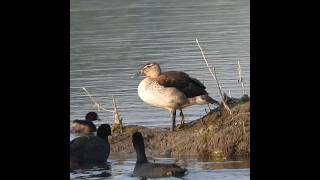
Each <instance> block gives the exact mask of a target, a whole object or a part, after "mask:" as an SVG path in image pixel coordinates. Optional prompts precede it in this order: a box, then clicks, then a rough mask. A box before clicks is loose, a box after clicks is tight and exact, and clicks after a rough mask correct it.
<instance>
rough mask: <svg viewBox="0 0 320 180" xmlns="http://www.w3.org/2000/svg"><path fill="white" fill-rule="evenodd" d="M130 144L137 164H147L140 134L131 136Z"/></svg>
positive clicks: (136, 133)
mask: <svg viewBox="0 0 320 180" xmlns="http://www.w3.org/2000/svg"><path fill="white" fill-rule="evenodd" d="M132 143H133V146H134V149H135V150H136V153H137V163H145V162H148V160H147V157H146V153H145V149H144V142H143V137H142V134H141V133H140V132H135V133H133V134H132Z"/></svg>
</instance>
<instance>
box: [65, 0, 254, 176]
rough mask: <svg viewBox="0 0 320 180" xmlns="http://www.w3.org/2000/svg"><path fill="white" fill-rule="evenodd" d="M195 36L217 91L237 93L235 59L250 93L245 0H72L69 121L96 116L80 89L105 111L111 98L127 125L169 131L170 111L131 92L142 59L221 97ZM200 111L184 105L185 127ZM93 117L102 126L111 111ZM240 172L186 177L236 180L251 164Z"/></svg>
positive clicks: (202, 110) (239, 92)
mask: <svg viewBox="0 0 320 180" xmlns="http://www.w3.org/2000/svg"><path fill="white" fill-rule="evenodd" d="M196 38H198V40H199V43H200V45H201V47H202V49H203V51H204V54H205V55H206V58H207V60H208V62H209V64H210V65H213V66H214V67H215V69H216V72H217V77H218V80H219V82H220V85H221V87H222V90H223V91H224V92H226V93H227V94H229V93H230V94H231V96H232V97H240V96H241V95H242V94H243V89H242V87H241V84H239V83H238V60H239V61H240V64H241V68H242V74H243V80H244V85H245V93H246V94H250V5H249V0H197V1H196V0H175V1H172V0H135V1H132V0H70V121H72V120H74V119H83V117H84V115H85V114H86V113H87V112H88V111H96V108H95V107H94V106H93V105H94V104H93V103H92V101H91V100H90V98H89V97H88V96H86V94H85V93H84V91H83V90H82V88H83V87H85V88H86V89H87V90H88V91H89V93H90V94H92V96H93V98H94V99H95V100H96V101H98V102H99V103H100V104H101V105H103V107H105V108H111V106H112V96H114V97H115V99H116V102H117V105H118V107H119V110H120V113H121V117H122V118H123V123H124V124H125V125H126V124H138V125H144V126H149V127H169V126H170V123H171V122H170V114H169V112H167V111H166V110H163V109H159V108H155V107H151V106H149V105H148V104H146V103H144V102H143V101H142V100H141V99H140V98H139V97H138V94H137V86H138V84H139V82H140V81H141V80H142V79H141V78H140V77H135V73H136V72H137V71H138V69H139V68H140V67H141V66H142V65H143V64H145V63H148V62H158V63H160V65H161V68H162V70H163V71H167V70H179V71H185V72H187V73H188V74H189V75H190V76H192V77H195V78H197V79H199V80H200V81H201V82H203V83H204V84H205V86H206V87H207V91H208V92H209V94H210V95H211V96H212V97H213V98H215V99H217V100H221V98H220V95H219V91H218V88H217V84H216V82H215V80H214V79H213V78H212V76H211V75H210V73H209V71H208V69H207V67H206V65H205V63H204V60H203V58H202V55H201V52H200V50H199V48H198V46H197V43H196V41H195V39H196ZM212 107H214V106H212ZM206 108H208V107H207V106H192V107H189V108H186V109H185V110H184V114H185V117H186V119H185V120H186V122H188V121H191V120H195V119H197V118H199V117H201V116H203V115H204V114H205V113H206V111H205V109H206ZM99 115H100V117H101V119H103V121H102V123H111V122H112V120H113V115H112V113H110V112H105V111H100V112H99ZM128 161H129V162H128V164H130V163H131V165H133V161H131V160H130V159H129V160H128ZM117 162H118V161H117V160H116V159H114V160H111V166H116V167H118V168H119V169H121V167H122V166H121V165H117V164H118V163H117ZM197 163H200V164H201V162H198V161H194V164H193V166H195V164H197ZM126 165H127V164H126ZM193 166H192V167H193ZM190 167H191V166H190ZM192 167H191V168H192ZM201 167H202V166H201ZM187 168H188V167H187ZM244 168H245V169H242V170H237V171H235V172H232V171H231V172H230V171H228V170H227V169H225V170H222V171H221V170H217V171H211V170H209V171H207V170H206V169H203V168H200V169H202V170H203V171H197V170H196V169H195V170H194V171H191V173H190V174H189V176H190V177H195V176H199V177H200V178H201V177H203V178H204V177H207V175H208V174H210V173H211V172H212V173H213V174H212V176H211V175H208V176H209V177H215V176H217V177H216V179H219V178H220V179H224V178H222V176H223V174H224V173H227V174H228V173H231V174H237V173H239V174H240V175H239V177H237V178H238V179H248V178H249V175H248V174H249V169H248V168H249V167H247V166H245V167H244ZM127 169H128V168H126V167H124V171H126V170H127ZM119 173H120V174H121V170H120V172H119ZM125 174H126V173H125ZM221 174H222V176H221V177H220V175H221ZM243 174H245V175H244V176H242V175H243ZM80 175H81V173H80ZM72 176H73V177H76V176H75V175H72ZM218 176H219V177H218ZM70 177H71V174H70ZM228 178H229V176H228ZM228 178H227V179H228ZM237 178H231V179H237ZM191 179H192V178H191Z"/></svg>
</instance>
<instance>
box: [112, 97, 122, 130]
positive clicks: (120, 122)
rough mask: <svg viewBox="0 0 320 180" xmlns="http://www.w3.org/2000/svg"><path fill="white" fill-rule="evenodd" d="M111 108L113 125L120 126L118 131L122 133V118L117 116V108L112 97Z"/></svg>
mask: <svg viewBox="0 0 320 180" xmlns="http://www.w3.org/2000/svg"><path fill="white" fill-rule="evenodd" d="M112 102H113V103H112V106H113V109H114V124H118V125H119V126H120V131H121V133H122V129H123V126H122V118H120V114H119V111H118V108H117V104H116V101H115V99H114V97H113V96H112Z"/></svg>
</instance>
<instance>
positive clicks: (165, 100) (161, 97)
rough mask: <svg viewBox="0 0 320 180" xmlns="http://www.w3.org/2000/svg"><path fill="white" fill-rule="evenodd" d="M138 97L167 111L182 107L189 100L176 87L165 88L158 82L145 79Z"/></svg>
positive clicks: (139, 87) (139, 88) (140, 86)
mask: <svg viewBox="0 0 320 180" xmlns="http://www.w3.org/2000/svg"><path fill="white" fill-rule="evenodd" d="M138 95H139V97H140V98H141V99H142V100H143V101H144V102H146V103H148V104H150V105H152V106H156V107H161V108H165V109H168V110H170V109H176V108H178V107H179V106H182V105H183V104H184V103H185V102H186V101H187V98H186V97H185V95H184V94H183V93H181V92H180V91H178V90H177V89H176V88H174V87H163V86H161V85H160V84H158V83H157V82H156V81H154V80H152V79H150V78H145V79H144V80H142V81H141V82H140V84H139V86H138Z"/></svg>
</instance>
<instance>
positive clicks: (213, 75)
mask: <svg viewBox="0 0 320 180" xmlns="http://www.w3.org/2000/svg"><path fill="white" fill-rule="evenodd" d="M196 42H197V44H198V47H199V49H200V51H201V54H202V57H203V59H204V62H205V63H206V65H207V67H208V69H209V71H210V73H211V75H212V77H213V78H214V80H216V82H217V86H218V89H219V92H220V97H221V99H222V104H223V106H224V107H225V108H226V109H227V110H228V112H229V113H230V114H231V116H232V111H231V109H230V108H229V107H228V105H227V104H226V103H225V102H224V100H223V95H222V90H221V86H220V84H219V81H218V79H217V75H216V71H215V68H214V66H212V70H213V72H212V71H211V69H210V66H209V64H208V61H207V59H206V57H205V56H204V53H203V51H202V48H201V46H200V44H199V42H198V38H196Z"/></svg>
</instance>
